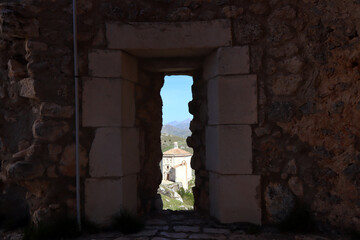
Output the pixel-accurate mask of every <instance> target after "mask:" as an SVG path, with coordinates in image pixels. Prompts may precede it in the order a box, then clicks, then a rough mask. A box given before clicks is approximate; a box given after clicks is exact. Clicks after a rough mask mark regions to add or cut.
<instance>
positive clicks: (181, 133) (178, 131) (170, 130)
mask: <svg viewBox="0 0 360 240" xmlns="http://www.w3.org/2000/svg"><path fill="white" fill-rule="evenodd" d="M161 133H167V134H170V135H174V136H178V137H182V138H187V137H188V136H190V135H191V131H190V130H189V129H182V128H177V127H174V126H171V125H164V126H163V127H162V129H161Z"/></svg>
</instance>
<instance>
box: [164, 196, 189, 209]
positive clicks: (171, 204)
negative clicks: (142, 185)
mask: <svg viewBox="0 0 360 240" xmlns="http://www.w3.org/2000/svg"><path fill="white" fill-rule="evenodd" d="M161 200H162V202H163V209H164V210H173V211H180V210H190V209H192V208H193V207H194V205H191V204H189V203H185V201H184V202H183V203H182V202H181V201H179V200H176V199H174V198H170V197H168V196H166V195H162V194H161Z"/></svg>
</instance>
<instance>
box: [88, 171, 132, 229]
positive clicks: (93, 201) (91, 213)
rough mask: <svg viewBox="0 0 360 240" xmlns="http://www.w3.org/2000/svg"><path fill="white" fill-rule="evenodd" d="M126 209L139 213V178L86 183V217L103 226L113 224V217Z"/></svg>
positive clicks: (91, 180) (89, 180) (100, 180)
mask: <svg viewBox="0 0 360 240" xmlns="http://www.w3.org/2000/svg"><path fill="white" fill-rule="evenodd" d="M122 209H126V210H128V211H130V212H133V213H135V214H136V211H137V176H136V175H130V176H126V177H123V178H121V179H95V178H88V179H86V181H85V215H86V217H87V218H88V219H89V220H90V221H92V222H94V223H96V224H99V225H101V226H106V225H109V224H110V223H111V217H112V216H114V215H115V214H117V213H119V212H120V210H122Z"/></svg>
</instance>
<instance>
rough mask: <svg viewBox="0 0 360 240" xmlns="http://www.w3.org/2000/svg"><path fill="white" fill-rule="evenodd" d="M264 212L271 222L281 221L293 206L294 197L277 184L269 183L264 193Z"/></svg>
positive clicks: (286, 189)
mask: <svg viewBox="0 0 360 240" xmlns="http://www.w3.org/2000/svg"><path fill="white" fill-rule="evenodd" d="M265 205H266V212H267V214H268V217H269V219H270V221H271V222H273V223H279V222H281V221H283V220H284V219H285V218H286V217H287V216H288V214H289V213H290V212H291V211H292V210H293V208H294V206H295V198H294V195H293V194H292V193H291V192H290V190H289V189H288V188H287V187H285V186H283V185H281V184H278V183H270V184H269V185H268V186H267V187H266V191H265Z"/></svg>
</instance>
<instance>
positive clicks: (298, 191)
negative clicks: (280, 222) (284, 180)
mask: <svg viewBox="0 0 360 240" xmlns="http://www.w3.org/2000/svg"><path fill="white" fill-rule="evenodd" d="M288 185H289V188H290V190H291V191H292V192H293V193H294V194H295V195H296V196H298V197H302V196H303V195H304V189H303V184H302V182H301V180H300V179H299V178H298V177H291V178H290V179H289V181H288Z"/></svg>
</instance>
